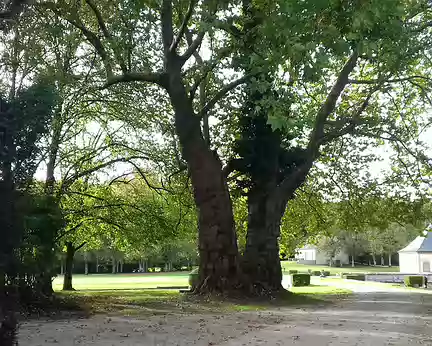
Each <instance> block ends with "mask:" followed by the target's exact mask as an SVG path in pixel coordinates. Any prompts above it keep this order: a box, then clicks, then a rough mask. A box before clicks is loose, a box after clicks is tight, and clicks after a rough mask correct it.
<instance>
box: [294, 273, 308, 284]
mask: <svg viewBox="0 0 432 346" xmlns="http://www.w3.org/2000/svg"><path fill="white" fill-rule="evenodd" d="M291 277H292V285H293V287H299V286H309V285H310V278H311V276H310V275H309V274H292V275H291Z"/></svg>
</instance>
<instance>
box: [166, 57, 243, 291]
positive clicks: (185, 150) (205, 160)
mask: <svg viewBox="0 0 432 346" xmlns="http://www.w3.org/2000/svg"><path fill="white" fill-rule="evenodd" d="M167 72H168V76H169V77H168V79H169V80H168V83H167V86H166V87H167V90H168V94H169V96H170V99H171V103H172V105H173V108H174V112H175V128H176V133H177V135H178V137H179V140H180V144H181V146H182V155H183V158H184V159H185V160H186V162H187V163H188V167H189V172H190V175H191V180H192V186H193V191H194V199H195V203H196V205H197V207H198V214H199V217H198V225H199V253H200V268H199V279H198V283H197V285H196V287H195V288H194V291H195V292H196V293H204V292H212V291H215V292H227V291H231V290H233V289H237V288H238V287H239V286H241V285H240V282H241V280H242V277H241V275H240V272H239V261H238V249H237V237H236V233H235V228H234V216H233V211H232V203H231V197H230V194H229V190H228V185H227V182H226V178H225V177H224V174H223V172H222V163H221V161H220V159H219V157H218V155H217V153H216V152H214V151H212V150H210V148H209V147H208V146H207V144H206V142H205V140H204V138H203V135H202V133H201V126H200V118H199V116H197V115H196V114H195V113H194V111H193V107H192V103H191V100H190V99H189V97H188V94H187V92H186V89H185V87H184V85H183V82H182V75H181V65H179V62H178V61H176V59H168V60H167Z"/></svg>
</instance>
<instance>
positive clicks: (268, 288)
mask: <svg viewBox="0 0 432 346" xmlns="http://www.w3.org/2000/svg"><path fill="white" fill-rule="evenodd" d="M286 204H287V200H285V199H282V198H281V197H280V196H279V194H277V193H275V192H274V193H272V194H271V193H270V194H269V193H266V192H265V191H262V192H252V193H251V194H250V195H249V201H248V230H247V236H246V248H245V252H244V256H243V261H242V269H243V272H244V273H245V274H246V275H247V277H248V279H249V280H250V281H251V283H252V284H253V285H254V287H255V289H256V290H258V291H263V292H277V291H280V290H282V289H283V288H282V269H281V264H280V258H279V235H280V224H281V219H282V216H283V214H284V211H285V208H286Z"/></svg>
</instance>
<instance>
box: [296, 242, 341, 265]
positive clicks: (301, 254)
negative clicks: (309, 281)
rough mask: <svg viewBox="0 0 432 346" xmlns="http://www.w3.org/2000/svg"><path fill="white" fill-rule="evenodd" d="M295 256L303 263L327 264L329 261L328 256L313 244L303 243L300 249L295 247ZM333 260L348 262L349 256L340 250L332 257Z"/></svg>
mask: <svg viewBox="0 0 432 346" xmlns="http://www.w3.org/2000/svg"><path fill="white" fill-rule="evenodd" d="M295 258H296V259H297V260H298V261H299V262H300V263H304V264H318V265H328V264H329V262H330V258H328V256H327V255H326V254H325V253H324V252H322V251H320V250H319V249H318V248H317V247H316V246H315V245H305V246H304V247H302V248H300V249H296V255H295ZM335 261H340V264H341V265H344V264H349V256H348V254H347V253H346V252H345V251H340V252H339V253H337V254H336V256H335V257H334V258H333V262H335Z"/></svg>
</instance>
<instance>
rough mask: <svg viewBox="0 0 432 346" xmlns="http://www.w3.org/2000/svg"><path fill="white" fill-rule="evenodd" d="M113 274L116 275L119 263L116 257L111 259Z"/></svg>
mask: <svg viewBox="0 0 432 346" xmlns="http://www.w3.org/2000/svg"><path fill="white" fill-rule="evenodd" d="M111 265H112V267H111V273H113V274H115V273H116V272H117V271H116V270H117V262H116V260H115V258H114V257H112V258H111Z"/></svg>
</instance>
